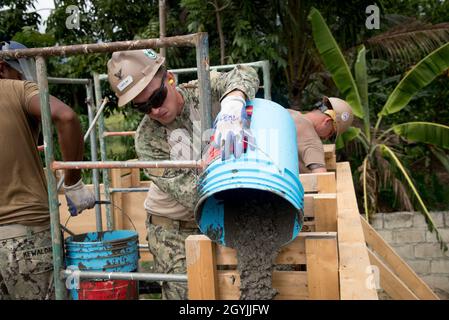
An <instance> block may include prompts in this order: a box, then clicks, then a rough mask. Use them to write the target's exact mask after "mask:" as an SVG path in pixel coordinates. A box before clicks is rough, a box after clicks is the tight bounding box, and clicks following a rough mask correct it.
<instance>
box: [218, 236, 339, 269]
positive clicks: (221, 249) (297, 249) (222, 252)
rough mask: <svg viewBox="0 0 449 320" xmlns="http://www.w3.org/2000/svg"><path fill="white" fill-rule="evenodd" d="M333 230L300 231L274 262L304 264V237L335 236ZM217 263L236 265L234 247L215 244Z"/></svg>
mask: <svg viewBox="0 0 449 320" xmlns="http://www.w3.org/2000/svg"><path fill="white" fill-rule="evenodd" d="M335 236H336V233H335V232H307V233H305V232H301V233H299V235H298V236H297V237H296V239H295V240H293V241H292V242H290V243H289V244H287V245H285V246H283V247H282V249H281V251H280V252H279V255H278V256H277V258H276V264H306V256H305V239H306V238H307V239H309V238H326V237H330V238H332V237H335ZM216 257H217V265H219V266H220V265H231V266H234V265H237V254H236V251H235V249H232V248H229V247H225V246H221V245H216Z"/></svg>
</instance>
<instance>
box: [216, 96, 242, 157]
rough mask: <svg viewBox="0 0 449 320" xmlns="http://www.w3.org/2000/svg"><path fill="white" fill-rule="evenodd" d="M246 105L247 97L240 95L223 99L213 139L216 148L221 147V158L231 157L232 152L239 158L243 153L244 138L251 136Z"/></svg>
mask: <svg viewBox="0 0 449 320" xmlns="http://www.w3.org/2000/svg"><path fill="white" fill-rule="evenodd" d="M245 106H246V102H245V99H243V98H242V97H240V96H227V97H225V98H224V99H223V100H222V101H221V111H220V113H219V114H218V115H217V118H216V119H215V122H214V129H215V131H214V138H213V141H212V146H213V147H214V148H218V149H221V150H220V151H221V160H226V159H229V157H230V155H231V154H234V156H235V158H239V157H240V156H241V154H242V153H243V140H244V138H248V137H251V133H250V131H249V121H248V116H247V114H246V108H245Z"/></svg>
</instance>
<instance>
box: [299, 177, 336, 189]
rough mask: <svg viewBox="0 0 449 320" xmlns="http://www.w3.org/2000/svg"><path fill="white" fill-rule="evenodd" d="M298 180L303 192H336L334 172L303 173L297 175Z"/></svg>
mask: <svg viewBox="0 0 449 320" xmlns="http://www.w3.org/2000/svg"><path fill="white" fill-rule="evenodd" d="M299 180H300V181H301V184H302V186H303V188H304V192H309V193H310V192H318V193H335V192H336V181H335V172H322V173H303V174H300V175H299Z"/></svg>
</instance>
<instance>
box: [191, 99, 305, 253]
mask: <svg viewBox="0 0 449 320" xmlns="http://www.w3.org/2000/svg"><path fill="white" fill-rule="evenodd" d="M250 105H251V106H252V107H253V112H252V116H251V126H250V129H251V132H252V134H253V136H254V137H255V142H256V148H254V149H251V148H250V147H248V148H247V151H246V152H245V153H244V154H243V155H242V156H241V157H240V158H239V159H235V158H234V157H233V156H231V158H230V159H228V160H225V161H221V159H216V160H215V161H214V162H212V163H211V164H209V166H208V167H207V168H206V170H205V171H204V172H203V174H202V176H201V179H200V183H199V185H198V193H199V201H198V203H197V206H196V208H195V219H196V222H197V223H198V226H199V228H200V230H201V232H202V233H204V234H206V235H208V236H209V238H211V239H212V240H213V241H216V242H218V243H220V244H223V245H226V232H225V201H232V198H233V195H237V194H238V193H242V192H244V191H245V189H251V190H258V191H259V192H262V193H263V192H268V193H270V194H276V195H277V196H279V201H287V202H288V204H289V206H290V209H291V221H290V222H289V223H290V225H291V233H288V234H286V235H283V236H284V238H283V239H282V240H283V243H287V242H289V241H291V240H293V239H294V238H296V236H297V235H298V233H299V232H300V230H301V227H302V223H303V207H304V189H303V187H302V185H301V182H300V181H299V168H298V149H297V143H296V128H295V124H294V122H293V119H292V118H291V116H290V114H289V112H288V111H287V110H285V109H284V108H283V107H282V106H280V105H279V104H277V103H275V102H272V101H270V100H265V99H254V100H251V101H249V102H248V103H247V106H250ZM229 199H231V200H229Z"/></svg>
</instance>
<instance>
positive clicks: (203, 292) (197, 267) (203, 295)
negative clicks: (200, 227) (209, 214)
mask: <svg viewBox="0 0 449 320" xmlns="http://www.w3.org/2000/svg"><path fill="white" fill-rule="evenodd" d="M186 264H187V278H188V296H189V300H216V299H218V287H217V265H216V262H215V245H214V244H213V243H212V241H211V240H210V239H209V238H208V237H207V236H205V235H191V236H188V237H187V239H186Z"/></svg>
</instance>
